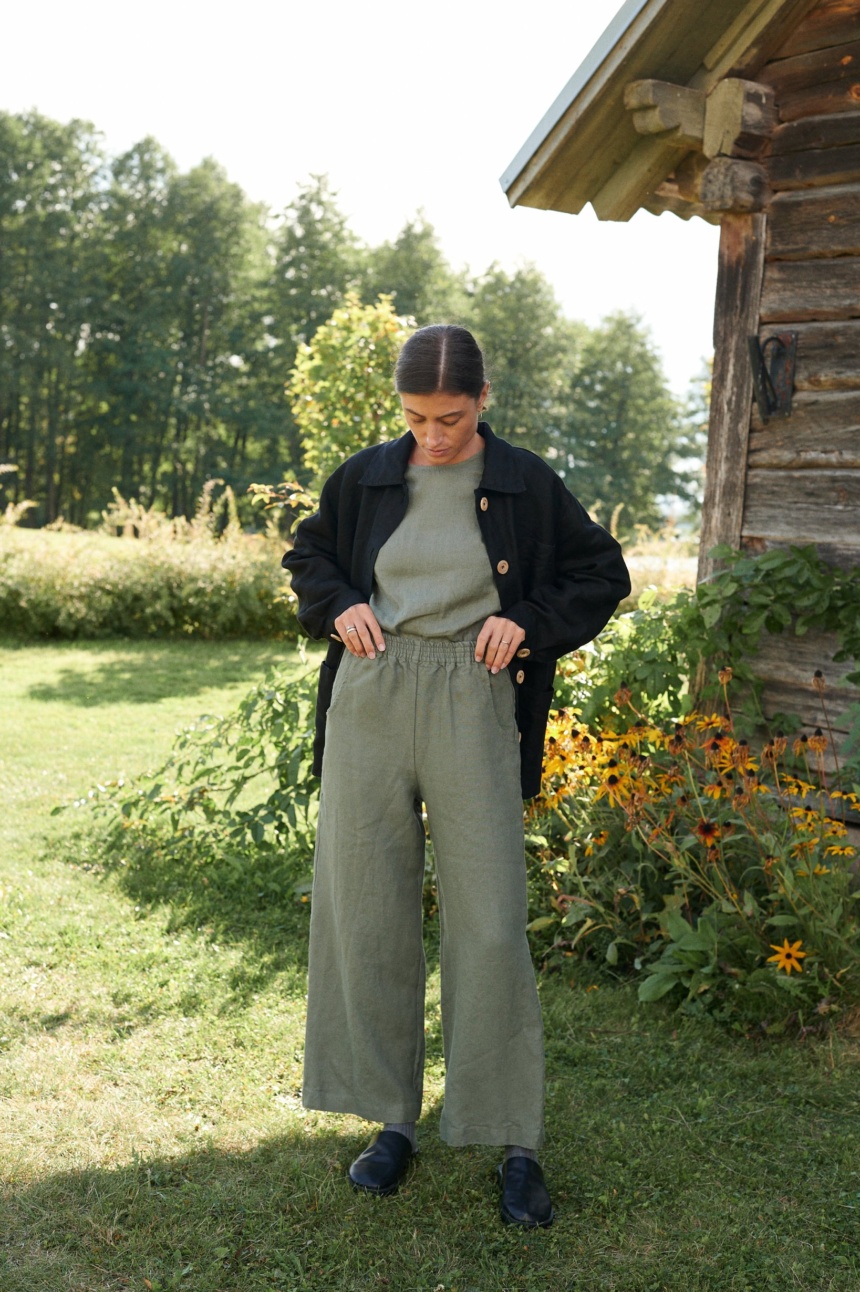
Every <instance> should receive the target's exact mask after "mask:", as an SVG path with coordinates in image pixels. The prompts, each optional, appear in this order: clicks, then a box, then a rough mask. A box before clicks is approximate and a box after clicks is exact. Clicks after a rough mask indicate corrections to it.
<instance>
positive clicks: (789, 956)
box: [767, 938, 806, 975]
mask: <svg viewBox="0 0 860 1292" xmlns="http://www.w3.org/2000/svg"><path fill="white" fill-rule="evenodd" d="M770 945H771V946H772V947H773V949H774V951H775V952H776V955H775V956H768V958H767V962H768V964H771V963H773V964H775V965H776V967H777V969H782V970H784V972H785V973H787V974H789V975H790V974H791V971H792V969H796V970H797V972H798V973H801V971H802V970H803V965H802V964H801V963H800V961H801V960H802V958H803V957H804V956H805V955H806V952H805V951H801V949H800V948H801V947H802V946H803V939H802V938H798V940H797V942H791V943H789V940H788V938H785V939H784V940H783V944H782V946H781V947H779V946H777V944H776V943H775V942H771V944H770Z"/></svg>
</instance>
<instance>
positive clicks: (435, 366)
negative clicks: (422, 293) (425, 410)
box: [394, 323, 487, 399]
mask: <svg viewBox="0 0 860 1292" xmlns="http://www.w3.org/2000/svg"><path fill="white" fill-rule="evenodd" d="M486 380H487V379H486V377H485V375H484V356H483V354H482V353H481V347H480V346H479V345H478V343H477V341H476V340H475V338H474V337H473V336H472V333H471V332H469V331H468V330H467V329H466V328H464V327H458V326H457V325H456V324H454V323H431V324H430V326H429V327H422V328H419V329H418V331H417V332H413V333H412V336H411V337H410V338H409V340H408V341H407V342H406V344H405V345H404V347H403V349H402V350H401V351H400V355H399V357H398V359H397V363H396V365H395V368H394V388H395V390H396V391H397V392H398V394H402V395H435V394H436V393H437V391H444V393H445V394H446V395H471V396H472V398H473V399H479V398H480V395H481V391H482V390H483V389H484V383H485V381H486Z"/></svg>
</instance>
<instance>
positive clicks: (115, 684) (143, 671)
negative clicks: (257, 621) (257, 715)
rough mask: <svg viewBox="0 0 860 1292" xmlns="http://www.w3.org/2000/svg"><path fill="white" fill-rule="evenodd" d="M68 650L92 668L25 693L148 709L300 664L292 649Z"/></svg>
mask: <svg viewBox="0 0 860 1292" xmlns="http://www.w3.org/2000/svg"><path fill="white" fill-rule="evenodd" d="M29 649H30V650H38V649H39V647H33V646H30V647H29ZM63 649H64V647H63V646H57V645H56V644H52V645H51V646H50V651H51V655H52V656H53V657H54V658H56V655H57V653H58V651H62V650H63ZM65 649H67V650H69V651H70V652H71V651H74V652H75V654H80V653H81V652H84V653H85V654H86V655H87V656H89V657H90V660H91V661H92V662H89V661H88V663H87V664H86V665H85V666H82V665H81V664H78V663H74V664H69V665H66V666H63V667H61V668H60V669H59V671H58V672H57V674H56V677H55V680H52V681H50V682H37V683H34V684H33V685H32V686H30V687H29V688H28V690H27V692H26V694H27V697H28V698H29V699H31V700H36V701H42V702H47V703H51V702H62V703H63V704H76V705H81V706H82V707H85V708H91V707H93V706H94V705H101V706H108V705H115V704H135V705H138V704H139V705H147V704H154V703H156V702H157V701H159V700H163V699H165V698H166V697H169V696H193V695H199V694H200V693H201V692H203V691H206V690H211V689H216V688H220V687H225V686H231V685H240V684H242V683H243V682H246V680H247V677H248V674H249V671H253V670H255V669H259V670H265V669H266V668H267V667H270V666H274V665H276V664H281V663H285V662H286V661H287V659H288V657H291V660H290V662H291V663H292V662H295V663H298V660H297V657H296V652H295V647H294V646H293V645H292V644H291V643H283V644H278V643H273V642H253V641H236V642H229V643H228V642H217V643H201V642H197V641H195V642H170V643H159V642H154V641H153V642H149V641H141V642H129V641H123V642H121V643H118V642H111V643H101V642H75V643H72V644H68V645H66V646H65ZM100 656H101V657H103V658H101V659H100Z"/></svg>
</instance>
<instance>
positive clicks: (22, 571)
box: [0, 494, 297, 640]
mask: <svg viewBox="0 0 860 1292" xmlns="http://www.w3.org/2000/svg"><path fill="white" fill-rule="evenodd" d="M221 521H222V518H221V517H220V516H219V513H218V511H217V510H216V509H214V508H213V507H212V506H211V505H210V502H209V498H208V497H207V495H206V494H204V498H203V500H201V505H200V507H199V508H198V514H197V516H196V517H195V518H194V520H193V521H187V520H185V519H184V518H180V519H178V520H172V521H171V520H167V519H165V518H164V517H160V516H158V514H157V513H153V512H151V511H149V512H147V511H146V510H145V509H143V508H141V507H139V506H138V505H137V504H135V503H134V502H133V501H132V502H131V503H126V502H125V500H124V499H121V498H119V496H118V495H117V496H116V499H115V503H114V505H113V507H112V508H110V509H109V510H108V512H106V513H105V527H104V528H105V529H106V530H107V531H109V532H107V533H106V532H102V533H93V532H89V531H78V532H62V531H61V532H57V531H48V530H38V531H37V530H22V529H18V528H15V527H13V526H3V527H0V624H2V628H3V631H4V632H7V633H10V634H14V635H16V636H20V637H60V638H100V637H158V636H188V637H202V638H206V639H209V640H212V639H215V638H220V637H240V636H241V637H295V636H296V635H297V628H296V621H295V613H294V610H293V608H292V605H291V603H290V601H289V590H288V584H287V581H286V578H285V576H284V574H283V572H282V570H281V568H280V558H281V553H282V550H283V544H282V543H281V542H280V540H276V539H275V538H273V537H269V536H265V535H249V534H243V533H242V532H241V530H240V529H239V526H238V524H237V523H236V522H235V518H232V519H231V518H230V517H229V515H228V516H227V518H226V520H225V521H224V524H223V531H222V532H221V534H220V536H219V533H218V531H219V528H221ZM118 534H122V535H124V536H122V537H120V536H118Z"/></svg>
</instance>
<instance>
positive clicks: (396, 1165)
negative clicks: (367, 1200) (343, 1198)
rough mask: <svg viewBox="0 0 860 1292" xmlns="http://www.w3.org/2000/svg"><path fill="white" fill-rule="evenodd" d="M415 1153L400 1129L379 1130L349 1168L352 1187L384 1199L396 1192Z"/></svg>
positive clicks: (406, 1136) (407, 1137)
mask: <svg viewBox="0 0 860 1292" xmlns="http://www.w3.org/2000/svg"><path fill="white" fill-rule="evenodd" d="M414 1156H415V1151H414V1149H413V1147H412V1141H411V1140H410V1139H409V1136H408V1135H403V1134H401V1132H400V1131H393V1130H381V1131H380V1132H379V1134H378V1135H375V1136H374V1137H373V1139H372V1140H371V1141H370V1143H369V1144H368V1146H367V1148H366V1149H365V1150H364V1152H363V1153H360V1154H359V1155H358V1157H357V1158H356V1159H355V1161H354V1162H353V1164H352V1166H351V1167H350V1168H349V1172H348V1174H349V1179H350V1183H351V1184H352V1187H353V1189H360V1190H363V1192H364V1193H374V1194H376V1196H377V1197H378V1198H387V1197H389V1196H390V1195H391V1194H392V1193H396V1192H397V1189H398V1186H399V1184H400V1181H401V1180H402V1179H403V1177H404V1176H405V1175H406V1172H407V1171H408V1170H409V1163H410V1162H411V1161H412V1158H413V1157H414Z"/></svg>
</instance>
